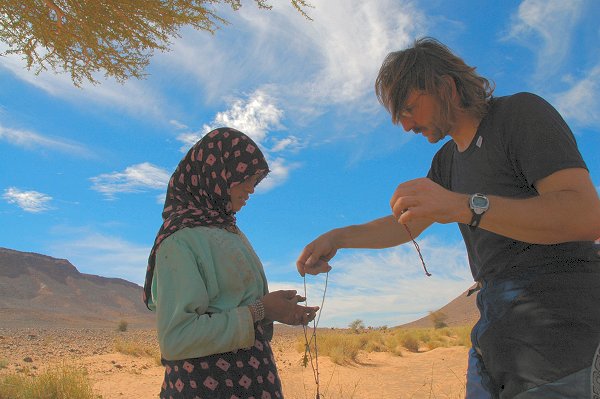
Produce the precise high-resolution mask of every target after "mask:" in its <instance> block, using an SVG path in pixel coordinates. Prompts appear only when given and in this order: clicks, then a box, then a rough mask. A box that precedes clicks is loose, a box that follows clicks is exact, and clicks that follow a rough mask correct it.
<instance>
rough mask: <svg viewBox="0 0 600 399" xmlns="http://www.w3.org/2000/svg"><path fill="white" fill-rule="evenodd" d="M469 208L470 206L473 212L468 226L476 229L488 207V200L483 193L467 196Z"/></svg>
mask: <svg viewBox="0 0 600 399" xmlns="http://www.w3.org/2000/svg"><path fill="white" fill-rule="evenodd" d="M469 208H471V213H472V214H473V217H472V218H471V222H470V223H469V226H471V228H472V229H476V228H477V227H478V226H479V222H480V221H481V217H482V216H483V214H484V213H485V211H487V210H488V209H489V208H490V200H489V199H488V197H486V196H485V195H484V194H480V193H477V194H473V195H471V197H470V198H469Z"/></svg>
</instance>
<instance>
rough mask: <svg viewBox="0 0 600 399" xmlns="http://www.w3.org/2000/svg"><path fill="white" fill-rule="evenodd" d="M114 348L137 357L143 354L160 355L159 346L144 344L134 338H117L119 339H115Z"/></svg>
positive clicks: (149, 355)
mask: <svg viewBox="0 0 600 399" xmlns="http://www.w3.org/2000/svg"><path fill="white" fill-rule="evenodd" d="M114 348H115V350H116V351H117V352H120V353H123V354H125V355H131V356H137V357H141V356H148V357H155V356H159V357H160V354H159V351H158V349H157V348H155V347H149V346H146V345H143V344H142V343H140V342H137V341H132V340H125V339H120V338H117V339H115V342H114Z"/></svg>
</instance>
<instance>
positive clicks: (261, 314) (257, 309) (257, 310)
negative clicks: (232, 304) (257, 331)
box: [248, 299, 265, 322]
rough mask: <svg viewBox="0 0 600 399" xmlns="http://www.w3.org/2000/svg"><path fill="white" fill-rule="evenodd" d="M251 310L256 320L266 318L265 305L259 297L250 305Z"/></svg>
mask: <svg viewBox="0 0 600 399" xmlns="http://www.w3.org/2000/svg"><path fill="white" fill-rule="evenodd" d="M248 306H249V307H250V311H251V312H252V316H254V321H255V322H257V321H261V320H262V319H264V318H265V306H264V305H263V303H262V301H261V300H260V299H257V300H256V301H254V302H253V303H251V304H250V305H248Z"/></svg>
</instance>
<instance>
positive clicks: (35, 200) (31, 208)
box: [2, 187, 52, 213]
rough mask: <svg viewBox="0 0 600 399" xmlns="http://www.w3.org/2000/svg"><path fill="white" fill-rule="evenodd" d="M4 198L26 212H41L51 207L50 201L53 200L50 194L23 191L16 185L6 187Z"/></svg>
mask: <svg viewBox="0 0 600 399" xmlns="http://www.w3.org/2000/svg"><path fill="white" fill-rule="evenodd" d="M2 198H4V200H6V202H8V203H9V204H16V205H17V206H18V207H20V208H21V209H23V210H24V211H25V212H31V213H39V212H43V211H46V210H48V209H50V208H49V206H48V203H49V202H50V201H51V200H52V197H50V196H49V195H46V194H43V193H40V192H37V191H23V190H20V189H18V188H16V187H9V188H7V189H5V190H4V195H3V196H2Z"/></svg>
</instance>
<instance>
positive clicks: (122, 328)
mask: <svg viewBox="0 0 600 399" xmlns="http://www.w3.org/2000/svg"><path fill="white" fill-rule="evenodd" d="M128 326H129V324H128V323H127V321H125V320H121V321H120V322H119V325H118V326H117V331H121V332H125V331H127V327H128Z"/></svg>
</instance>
